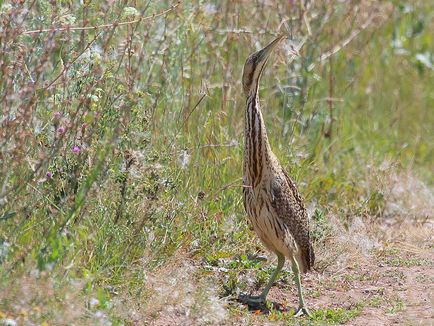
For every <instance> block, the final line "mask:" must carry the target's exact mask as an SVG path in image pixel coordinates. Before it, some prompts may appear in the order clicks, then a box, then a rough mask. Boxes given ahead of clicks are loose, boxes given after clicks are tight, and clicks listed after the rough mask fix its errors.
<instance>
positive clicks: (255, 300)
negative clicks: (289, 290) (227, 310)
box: [239, 294, 265, 305]
mask: <svg viewBox="0 0 434 326" xmlns="http://www.w3.org/2000/svg"><path fill="white" fill-rule="evenodd" d="M239 300H240V301H241V302H242V303H244V304H248V305H255V304H256V305H258V304H264V303H265V298H264V297H263V296H260V295H258V296H256V295H245V294H242V295H240V297H239Z"/></svg>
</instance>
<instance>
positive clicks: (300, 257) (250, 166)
mask: <svg viewBox="0 0 434 326" xmlns="http://www.w3.org/2000/svg"><path fill="white" fill-rule="evenodd" d="M284 38H285V36H280V37H278V38H276V39H275V40H274V41H273V42H271V43H270V44H269V45H267V46H266V47H265V48H263V49H262V50H260V51H258V52H255V53H253V54H251V55H250V56H249V57H248V58H247V60H246V63H245V65H244V71H243V80H242V83H243V90H244V94H245V96H246V98H247V101H246V103H247V107H246V112H245V124H244V126H245V127H244V136H245V138H244V142H245V144H244V166H243V172H244V177H243V197H244V208H245V210H246V212H247V215H248V216H249V219H250V221H251V224H252V225H253V229H254V230H255V232H256V234H257V235H258V236H259V238H260V239H261V240H262V242H263V243H264V244H265V246H266V247H267V248H268V249H269V250H270V251H272V252H274V253H275V254H276V255H277V259H278V261H277V268H276V270H275V271H274V273H273V274H272V275H271V278H270V280H269V282H268V284H267V285H266V287H265V288H264V290H263V291H262V293H261V295H259V296H250V297H248V298H247V299H245V300H244V301H246V302H247V303H248V304H261V303H264V302H265V299H266V297H267V294H268V292H269V290H270V288H271V286H272V285H273V283H274V281H275V280H276V278H277V276H278V275H279V272H280V271H281V269H282V268H283V266H284V264H285V257H286V258H288V259H289V260H290V261H291V266H292V271H293V273H294V278H295V283H296V285H297V290H298V298H299V307H298V310H297V311H296V316H300V315H303V314H305V315H309V311H308V310H307V308H306V305H305V302H304V298H303V289H302V286H301V280H300V273H306V272H307V271H309V270H311V268H312V267H313V264H314V260H315V256H314V252H313V248H312V243H311V241H310V238H309V219H308V216H307V212H306V208H305V206H304V203H303V199H302V197H301V196H300V194H299V192H298V190H297V188H296V186H295V183H294V182H293V181H292V179H291V178H290V177H289V175H288V173H287V172H286V171H285V170H284V169H283V167H282V166H281V165H280V163H279V161H278V160H277V158H276V156H275V155H274V153H273V152H272V150H271V147H270V144H269V142H268V136H267V130H266V128H265V123H264V119H263V117H262V113H261V109H260V105H259V104H260V103H259V81H260V79H261V75H262V72H263V71H264V67H265V65H266V63H267V61H268V58H269V56H270V54H271V52H272V51H273V49H275V48H276V46H277V45H278V44H279V43H280V42H281V41H282V40H283V39H284ZM292 51H293V52H298V51H296V50H295V48H294V47H292Z"/></svg>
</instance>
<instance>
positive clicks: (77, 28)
mask: <svg viewBox="0 0 434 326" xmlns="http://www.w3.org/2000/svg"><path fill="white" fill-rule="evenodd" d="M180 4H181V1H180V0H179V1H177V2H176V3H175V4H173V5H172V6H171V7H170V8H168V9H166V10H163V11H161V12H159V13H158V14H156V13H154V14H152V15H150V16H146V17H139V18H137V19H134V20H130V21H126V22H114V23H111V24H102V25H97V26H70V25H69V26H64V27H58V28H56V27H51V28H45V29H37V30H31V31H24V32H22V34H23V35H29V34H39V33H50V32H51V33H56V32H65V31H72V32H74V31H89V30H97V29H104V28H112V27H119V26H125V25H131V24H135V23H138V22H140V21H145V20H151V19H155V18H157V17H161V16H164V15H166V14H168V13H169V12H171V11H173V10H174V9H175V8H176V7H178V6H179V5H180Z"/></svg>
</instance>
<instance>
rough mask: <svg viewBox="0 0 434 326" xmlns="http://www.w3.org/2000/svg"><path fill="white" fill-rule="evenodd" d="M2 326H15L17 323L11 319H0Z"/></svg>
mask: <svg viewBox="0 0 434 326" xmlns="http://www.w3.org/2000/svg"><path fill="white" fill-rule="evenodd" d="M0 321H1V324H0V325H2V326H17V322H16V321H15V320H13V319H11V318H3V319H0Z"/></svg>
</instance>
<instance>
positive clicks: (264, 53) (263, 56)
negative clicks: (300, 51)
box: [257, 35, 286, 64]
mask: <svg viewBox="0 0 434 326" xmlns="http://www.w3.org/2000/svg"><path fill="white" fill-rule="evenodd" d="M285 37H286V36H285V35H281V36H279V37H278V38H276V39H275V40H274V41H273V42H271V43H270V44H268V45H267V46H266V47H265V48H263V49H262V50H260V51H259V52H258V54H257V58H258V59H257V60H258V61H257V64H258V63H261V62H263V61H266V60H267V59H268V57H269V56H270V54H271V52H273V50H274V48H275V47H276V46H277V45H278V44H279V43H280V41H281V40H283V39H284V38H285Z"/></svg>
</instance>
